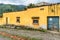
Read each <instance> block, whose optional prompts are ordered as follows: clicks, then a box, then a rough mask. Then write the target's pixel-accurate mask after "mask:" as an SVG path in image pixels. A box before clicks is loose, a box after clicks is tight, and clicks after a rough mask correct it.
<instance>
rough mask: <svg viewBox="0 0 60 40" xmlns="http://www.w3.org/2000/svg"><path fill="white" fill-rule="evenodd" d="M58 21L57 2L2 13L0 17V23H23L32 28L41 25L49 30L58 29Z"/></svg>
mask: <svg viewBox="0 0 60 40" xmlns="http://www.w3.org/2000/svg"><path fill="white" fill-rule="evenodd" d="M59 22H60V4H59V3H57V4H50V5H44V6H40V7H36V8H30V9H27V10H26V11H19V12H9V13H4V14H3V17H0V25H3V24H14V25H24V26H29V27H32V28H40V27H41V28H44V29H49V30H59V27H60V25H59V24H60V23H59Z"/></svg>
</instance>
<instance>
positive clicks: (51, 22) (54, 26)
mask: <svg viewBox="0 0 60 40" xmlns="http://www.w3.org/2000/svg"><path fill="white" fill-rule="evenodd" d="M47 26H48V27H47V29H48V30H52V31H59V16H48V17H47Z"/></svg>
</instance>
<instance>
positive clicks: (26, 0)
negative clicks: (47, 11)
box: [0, 0, 60, 5]
mask: <svg viewBox="0 0 60 40" xmlns="http://www.w3.org/2000/svg"><path fill="white" fill-rule="evenodd" d="M39 2H49V3H58V2H59V3H60V0H0V3H4V4H13V5H28V4H30V3H34V4H35V3H39Z"/></svg>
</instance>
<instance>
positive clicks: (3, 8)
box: [0, 4, 27, 14]
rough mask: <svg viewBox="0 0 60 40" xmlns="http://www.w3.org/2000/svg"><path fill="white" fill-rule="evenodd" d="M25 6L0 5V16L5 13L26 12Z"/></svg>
mask: <svg viewBox="0 0 60 40" xmlns="http://www.w3.org/2000/svg"><path fill="white" fill-rule="evenodd" d="M26 9H27V8H26V6H24V5H10V4H0V14H2V13H5V12H15V11H22V10H26Z"/></svg>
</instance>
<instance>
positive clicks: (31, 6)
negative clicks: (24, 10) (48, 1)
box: [27, 3, 35, 8]
mask: <svg viewBox="0 0 60 40" xmlns="http://www.w3.org/2000/svg"><path fill="white" fill-rule="evenodd" d="M27 7H28V8H34V7H35V5H34V4H32V3H31V4H29V5H28V6H27Z"/></svg>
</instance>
